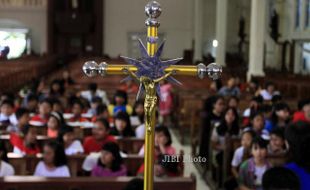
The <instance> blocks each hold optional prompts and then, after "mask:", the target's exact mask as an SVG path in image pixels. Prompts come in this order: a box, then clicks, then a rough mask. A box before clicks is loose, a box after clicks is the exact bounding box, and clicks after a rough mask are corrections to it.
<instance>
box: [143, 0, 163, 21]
mask: <svg viewBox="0 0 310 190" xmlns="http://www.w3.org/2000/svg"><path fill="white" fill-rule="evenodd" d="M145 13H146V15H147V16H148V17H149V18H153V19H155V18H158V17H159V16H160V14H161V7H160V4H159V3H158V2H157V1H150V2H149V3H148V4H147V5H146V6H145Z"/></svg>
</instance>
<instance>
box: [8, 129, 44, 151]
mask: <svg viewBox="0 0 310 190" xmlns="http://www.w3.org/2000/svg"><path fill="white" fill-rule="evenodd" d="M36 138H37V129H36V127H34V126H31V125H26V126H25V127H24V128H23V129H22V133H21V134H18V133H10V142H11V144H12V145H13V146H14V150H13V152H14V153H17V154H22V155H35V154H37V153H40V148H39V146H38V144H37V139H36Z"/></svg>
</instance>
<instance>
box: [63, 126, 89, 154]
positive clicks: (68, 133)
mask: <svg viewBox="0 0 310 190" xmlns="http://www.w3.org/2000/svg"><path fill="white" fill-rule="evenodd" d="M58 142H61V143H63V145H64V148H65V154H66V155H67V156H68V155H74V154H83V153H84V148H83V146H82V144H81V142H80V141H79V140H76V139H75V135H74V131H73V128H72V127H64V128H62V129H61V130H60V133H59V135H58Z"/></svg>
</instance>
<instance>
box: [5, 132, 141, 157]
mask: <svg viewBox="0 0 310 190" xmlns="http://www.w3.org/2000/svg"><path fill="white" fill-rule="evenodd" d="M0 140H3V141H4V143H5V146H6V147H7V149H8V152H12V151H13V147H12V145H11V143H10V135H8V134H6V135H0ZM48 140H49V138H48V137H47V136H45V135H38V136H37V141H38V144H39V147H40V148H41V150H42V147H43V145H44V143H45V142H46V141H48ZM80 140H81V141H82V139H80ZM116 141H117V143H118V145H119V147H120V150H122V151H123V152H125V153H127V154H137V153H138V152H139V150H140V149H141V148H142V146H143V145H144V139H140V138H135V137H128V138H120V137H116ZM82 142H83V141H82Z"/></svg>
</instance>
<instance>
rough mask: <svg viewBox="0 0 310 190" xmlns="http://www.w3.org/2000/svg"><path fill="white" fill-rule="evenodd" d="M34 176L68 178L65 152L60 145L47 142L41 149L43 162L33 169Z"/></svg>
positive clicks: (68, 172) (54, 142)
mask: <svg viewBox="0 0 310 190" xmlns="http://www.w3.org/2000/svg"><path fill="white" fill-rule="evenodd" d="M34 176H42V177H70V171H69V168H68V166H67V158H66V155H65V151H64V149H63V147H62V146H61V144H60V143H58V142H56V141H49V142H47V143H46V144H45V145H44V147H43V161H40V162H39V163H38V164H37V166H36V169H35V172H34Z"/></svg>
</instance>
